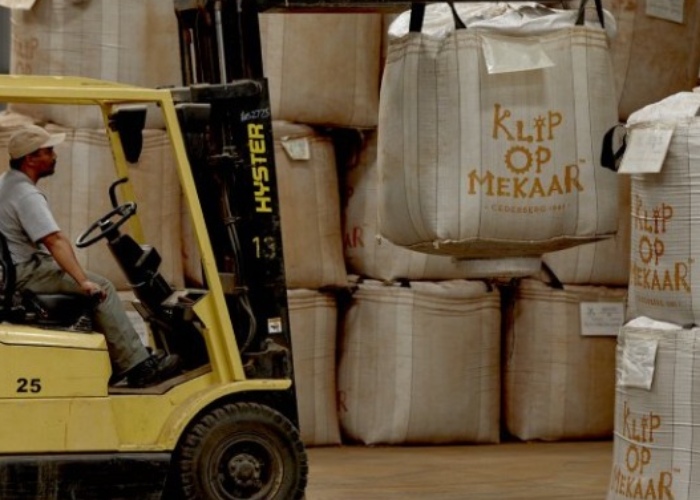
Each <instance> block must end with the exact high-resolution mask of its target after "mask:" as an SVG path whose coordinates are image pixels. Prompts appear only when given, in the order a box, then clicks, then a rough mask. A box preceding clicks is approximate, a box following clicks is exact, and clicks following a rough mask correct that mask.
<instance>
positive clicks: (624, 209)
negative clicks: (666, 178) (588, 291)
mask: <svg viewBox="0 0 700 500" xmlns="http://www.w3.org/2000/svg"><path fill="white" fill-rule="evenodd" d="M618 187H619V191H618V201H619V208H618V213H617V217H618V223H617V234H616V235H615V236H614V237H613V238H608V239H606V240H603V241H599V242H596V243H586V244H585V245H578V246H576V247H573V248H568V249H566V250H559V251H558V252H552V253H547V254H545V255H544V256H543V257H542V260H543V261H544V263H545V264H547V265H548V266H549V267H550V268H551V269H552V271H554V274H556V276H557V278H559V280H560V281H561V282H562V283H569V284H579V285H607V286H627V284H628V283H629V277H630V273H629V270H630V226H631V220H630V210H631V209H630V189H631V187H630V179H629V176H626V175H620V176H618Z"/></svg>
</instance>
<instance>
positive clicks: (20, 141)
mask: <svg viewBox="0 0 700 500" xmlns="http://www.w3.org/2000/svg"><path fill="white" fill-rule="evenodd" d="M65 140H66V134H64V133H60V134H49V133H48V132H47V131H46V130H44V129H43V128H42V127H39V126H37V125H27V126H25V127H22V128H21V129H19V130H17V131H16V132H15V133H13V134H12V135H11V136H10V141H9V142H8V144H7V152H8V153H10V158H11V159H13V160H16V159H17V158H22V157H23V156H27V155H28V154H29V153H33V152H34V151H37V150H39V149H41V148H52V147H54V146H58V145H59V144H61V143H62V142H63V141H65Z"/></svg>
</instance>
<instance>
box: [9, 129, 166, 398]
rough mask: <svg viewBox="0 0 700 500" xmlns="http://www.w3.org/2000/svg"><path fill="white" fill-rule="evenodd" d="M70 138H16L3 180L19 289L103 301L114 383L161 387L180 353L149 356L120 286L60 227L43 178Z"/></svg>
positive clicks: (102, 327)
mask: <svg viewBox="0 0 700 500" xmlns="http://www.w3.org/2000/svg"><path fill="white" fill-rule="evenodd" d="M64 140H65V134H49V133H48V132H47V131H46V130H44V129H43V128H42V127H38V126H36V125H30V126H27V127H24V128H22V129H20V130H18V131H16V132H15V133H14V134H12V136H11V137H10V140H9V143H8V152H9V155H10V170H8V171H7V172H5V173H4V174H2V175H1V176H0V233H2V234H3V235H4V236H5V238H6V239H7V243H8V247H9V250H10V254H11V256H12V261H13V262H14V264H15V268H16V275H17V289H18V290H23V289H24V290H29V291H32V292H35V293H85V294H87V295H90V296H95V297H96V299H98V300H99V303H98V305H97V306H96V307H95V311H94V322H95V325H96V327H97V328H96V329H97V330H99V331H101V332H102V333H103V334H104V335H105V338H106V340H107V348H108V350H109V355H110V358H111V361H112V371H113V373H114V375H113V377H112V379H111V382H112V383H118V382H122V381H125V382H126V385H127V386H128V387H133V388H143V387H148V386H151V385H155V384H157V383H160V382H161V381H163V380H165V379H166V378H167V377H168V376H170V375H172V374H173V373H174V372H175V371H176V370H177V369H178V365H179V359H178V357H177V356H175V355H162V354H161V355H156V354H151V353H149V351H148V349H147V348H146V347H145V346H144V344H143V343H142V342H141V339H140V338H139V336H138V333H136V330H135V329H134V328H133V326H132V324H131V322H130V320H129V318H128V316H127V315H126V312H125V311H124V308H123V306H122V304H121V301H120V300H119V297H118V295H117V293H116V290H115V288H114V285H113V284H112V283H111V282H110V281H109V280H107V279H106V278H104V277H102V276H99V275H97V274H94V273H90V272H86V271H84V270H83V268H82V267H81V265H80V263H79V262H78V260H77V258H76V255H75V253H74V250H73V247H72V245H71V243H70V241H69V240H68V238H67V237H66V235H65V234H64V233H63V232H62V231H61V229H60V228H59V227H58V225H57V223H56V221H55V219H54V217H53V214H52V213H51V210H50V209H49V205H48V201H47V199H46V197H45V195H44V194H43V193H42V192H41V191H40V190H39V189H38V188H37V187H36V184H37V182H38V181H39V179H41V178H43V177H48V176H50V175H52V174H53V173H54V169H55V166H56V153H55V152H54V150H53V148H54V146H56V145H58V144H60V143H61V142H63V141H64Z"/></svg>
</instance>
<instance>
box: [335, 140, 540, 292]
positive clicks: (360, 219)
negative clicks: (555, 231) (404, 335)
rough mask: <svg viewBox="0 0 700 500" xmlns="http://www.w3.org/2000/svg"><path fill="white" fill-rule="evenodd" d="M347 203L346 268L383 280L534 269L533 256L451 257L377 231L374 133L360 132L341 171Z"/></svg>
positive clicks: (519, 272) (521, 272)
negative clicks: (352, 160) (350, 161)
mask: <svg viewBox="0 0 700 500" xmlns="http://www.w3.org/2000/svg"><path fill="white" fill-rule="evenodd" d="M345 186H346V188H347V205H346V207H345V210H344V212H343V214H344V232H345V234H344V240H343V242H344V248H345V260H346V264H347V267H348V270H349V271H350V272H352V273H355V274H359V275H363V276H368V277H371V278H374V279H381V280H386V281H391V280H396V279H409V280H445V279H459V278H463V279H477V278H515V277H522V276H530V275H533V274H537V273H538V272H539V270H540V267H541V260H540V258H538V257H511V258H503V259H454V258H452V257H450V256H444V255H430V254H426V253H422V252H414V251H411V250H408V249H406V248H402V247H399V246H397V245H394V244H393V243H391V242H390V241H388V240H386V239H384V238H382V236H381V235H380V234H379V218H378V216H379V214H378V211H377V198H378V186H379V176H378V173H377V134H376V132H372V133H371V134H369V135H368V136H367V137H366V142H365V143H364V145H363V147H362V151H361V154H360V158H359V160H358V162H357V164H356V165H354V166H352V167H350V168H349V169H348V171H347V174H346V176H345Z"/></svg>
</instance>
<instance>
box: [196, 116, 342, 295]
mask: <svg viewBox="0 0 700 500" xmlns="http://www.w3.org/2000/svg"><path fill="white" fill-rule="evenodd" d="M272 125H273V128H272V134H273V137H274V142H275V167H276V174H277V189H278V193H277V194H278V197H279V204H280V217H281V221H282V228H281V230H282V247H283V250H284V264H285V274H286V278H287V279H286V281H287V286H288V287H289V288H309V289H318V288H321V287H324V286H339V287H344V286H346V285H347V272H346V271H345V260H344V258H343V234H342V230H341V215H340V194H339V192H338V173H337V171H336V160H335V150H334V147H333V141H332V140H331V139H330V138H329V137H328V136H325V135H321V134H319V133H316V132H315V131H314V130H313V129H312V128H311V127H308V126H306V125H301V124H294V123H288V122H283V121H274V122H273V124H272ZM183 226H184V230H183V234H184V237H185V238H186V239H185V241H184V244H183V248H184V255H185V273H186V276H187V278H188V281H189V282H191V283H193V284H201V282H202V271H201V264H200V257H199V250H198V249H197V247H196V243H195V240H194V233H193V231H192V222H191V220H190V218H189V214H183Z"/></svg>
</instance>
